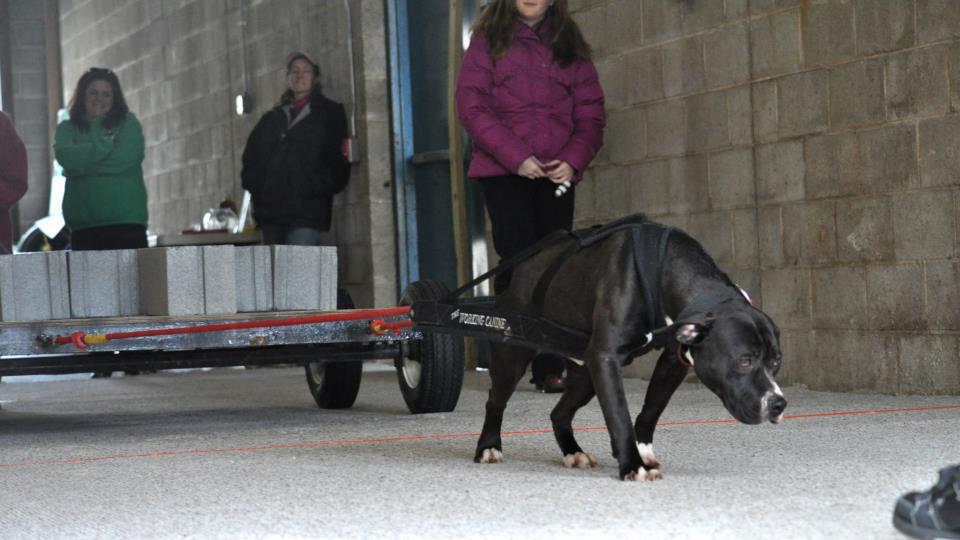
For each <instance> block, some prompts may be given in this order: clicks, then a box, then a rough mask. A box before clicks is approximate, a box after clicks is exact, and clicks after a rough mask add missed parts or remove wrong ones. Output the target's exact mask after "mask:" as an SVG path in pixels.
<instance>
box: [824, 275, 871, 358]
mask: <svg viewBox="0 0 960 540" xmlns="http://www.w3.org/2000/svg"><path fill="white" fill-rule="evenodd" d="M866 283H867V279H866V276H865V275H864V269H863V268H856V267H844V266H838V267H835V268H821V269H815V270H813V293H812V294H811V298H812V307H811V313H812V315H813V324H814V328H831V329H834V328H836V329H851V330H853V329H858V328H864V327H865V325H866V323H867V299H866V296H867V291H866ZM861 357H862V356H861Z"/></svg>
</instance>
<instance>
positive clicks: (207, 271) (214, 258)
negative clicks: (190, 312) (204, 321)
mask: <svg viewBox="0 0 960 540" xmlns="http://www.w3.org/2000/svg"><path fill="white" fill-rule="evenodd" d="M201 252H202V256H203V312H204V313H206V314H207V315H218V314H227V313H236V312H237V267H236V257H235V256H234V247H233V246H230V245H226V246H203V247H202V248H201Z"/></svg>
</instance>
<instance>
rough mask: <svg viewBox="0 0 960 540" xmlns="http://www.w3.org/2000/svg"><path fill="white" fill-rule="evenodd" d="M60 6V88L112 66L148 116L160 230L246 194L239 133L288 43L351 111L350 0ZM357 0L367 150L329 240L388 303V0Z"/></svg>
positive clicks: (257, 110) (69, 0) (351, 278)
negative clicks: (241, 102) (245, 105)
mask: <svg viewBox="0 0 960 540" xmlns="http://www.w3.org/2000/svg"><path fill="white" fill-rule="evenodd" d="M21 1H23V0H21ZM241 3H242V7H243V11H244V20H245V21H246V27H245V40H246V48H245V50H241V47H240V22H241V18H240V12H241ZM59 5H60V32H61V45H62V46H61V49H62V63H63V81H64V89H63V91H64V98H65V100H69V99H70V97H71V96H70V94H71V93H72V92H73V88H74V86H75V85H76V81H77V80H78V79H79V77H80V75H81V74H82V73H83V71H85V70H86V69H88V68H89V67H91V66H102V67H109V68H111V69H113V70H114V71H115V72H116V73H117V75H118V77H119V78H120V82H121V84H122V85H123V90H124V93H125V96H126V99H127V101H128V103H129V105H130V108H131V110H132V111H133V112H134V113H135V114H136V115H137V116H138V118H139V119H140V121H141V123H142V124H143V127H144V136H145V139H146V159H145V161H144V175H145V178H146V183H147V190H148V204H149V210H150V223H149V228H150V230H151V232H155V233H175V232H178V231H179V230H181V229H183V228H185V227H187V226H189V225H190V224H192V223H196V222H199V220H200V218H201V216H202V214H203V212H204V211H205V210H206V209H208V208H210V207H215V206H216V205H217V203H219V202H220V201H221V200H222V199H223V198H224V197H225V196H227V195H230V196H232V197H233V198H234V199H235V200H239V199H240V197H241V195H242V188H241V185H240V156H241V153H242V151H243V147H244V144H245V143H246V139H247V136H248V134H249V133H250V131H251V130H252V129H253V126H254V125H255V123H256V122H257V120H258V119H259V118H260V117H261V115H262V114H263V113H264V112H266V111H267V110H268V109H270V108H271V107H272V106H273V105H274V104H275V103H276V101H277V100H278V98H279V97H280V94H281V93H282V91H283V90H284V88H285V67H286V66H285V65H284V63H285V60H286V56H287V55H288V54H289V53H290V52H291V51H294V50H299V49H304V50H307V51H309V52H310V54H311V55H312V56H313V57H314V58H315V59H316V60H317V62H318V63H319V64H320V66H321V70H322V75H321V82H322V85H323V88H324V92H325V93H326V94H327V95H328V96H329V97H331V98H332V99H334V100H336V101H339V102H341V103H343V104H344V105H345V107H346V109H347V112H348V115H349V114H350V112H351V110H352V108H353V105H354V99H353V97H352V96H351V95H350V90H349V88H350V86H349V61H348V55H347V38H348V35H349V34H348V30H347V18H346V10H345V9H344V5H343V2H341V1H333V0H329V1H324V2H316V1H311V0H177V1H163V2H155V1H152V0H119V1H114V2H103V1H101V0H60V3H59ZM350 6H351V10H352V14H353V40H354V41H353V48H354V58H355V62H356V77H357V97H356V100H355V102H356V103H355V105H356V108H357V116H356V121H357V135H358V138H359V143H360V144H359V147H360V154H361V162H360V163H359V164H356V165H354V168H353V173H352V177H351V181H350V185H349V186H348V187H347V189H346V190H345V191H344V192H343V193H341V194H339V195H338V196H337V197H336V199H335V202H334V204H335V210H334V225H333V228H332V230H331V231H330V233H329V234H328V235H327V237H326V238H325V243H328V244H331V245H336V246H337V247H338V248H340V249H341V250H342V252H343V253H344V254H345V256H344V257H343V258H342V261H341V266H340V268H339V272H340V281H341V283H343V284H344V285H345V286H347V287H348V288H349V289H350V290H351V294H352V296H353V298H354V299H355V300H356V302H357V304H358V305H360V306H372V305H391V304H393V303H395V302H396V298H397V292H396V284H395V282H396V276H395V258H396V257H395V255H394V254H393V252H394V246H393V239H394V238H395V236H396V233H395V231H394V225H393V207H392V187H391V185H390V184H391V183H390V182H389V178H390V174H391V173H390V170H391V169H390V160H389V154H390V148H391V146H390V138H389V137H390V135H389V133H390V132H389V118H390V115H389V102H388V99H389V98H388V85H387V80H386V73H387V68H386V53H385V48H384V44H385V41H386V40H385V29H384V7H383V2H382V1H380V0H350ZM244 60H245V62H246V66H247V72H248V81H249V91H250V93H251V94H252V95H253V100H254V111H253V113H252V114H248V115H245V116H243V117H238V116H237V115H236V114H235V112H234V100H233V98H234V96H235V95H237V94H239V93H240V92H241V91H242V90H243V88H244V81H243V77H242V75H241V74H242V72H241V65H242V61H244ZM374 253H377V254H378V255H377V257H374V255H373V254H374Z"/></svg>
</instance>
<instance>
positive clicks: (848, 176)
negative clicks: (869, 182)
mask: <svg viewBox="0 0 960 540" xmlns="http://www.w3.org/2000/svg"><path fill="white" fill-rule="evenodd" d="M804 162H805V163H806V174H805V179H804V189H805V193H806V196H807V197H808V198H810V199H822V198H824V197H836V196H839V195H856V194H859V193H863V192H864V191H865V188H864V187H862V186H861V184H862V182H861V179H862V177H863V173H862V170H861V165H860V141H859V139H858V138H857V135H856V134H855V133H840V134H837V135H821V136H814V137H810V138H808V139H806V141H805V142H804Z"/></svg>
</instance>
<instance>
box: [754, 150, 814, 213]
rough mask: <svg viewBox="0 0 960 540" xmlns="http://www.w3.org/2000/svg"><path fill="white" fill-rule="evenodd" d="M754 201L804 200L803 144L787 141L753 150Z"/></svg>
mask: <svg viewBox="0 0 960 540" xmlns="http://www.w3.org/2000/svg"><path fill="white" fill-rule="evenodd" d="M756 160H757V200H758V201H759V202H761V203H764V202H787V201H799V200H802V199H803V198H804V185H803V177H804V174H805V163H804V161H803V143H802V142H801V141H787V142H783V143H775V144H767V145H763V146H758V147H757V154H756Z"/></svg>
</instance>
